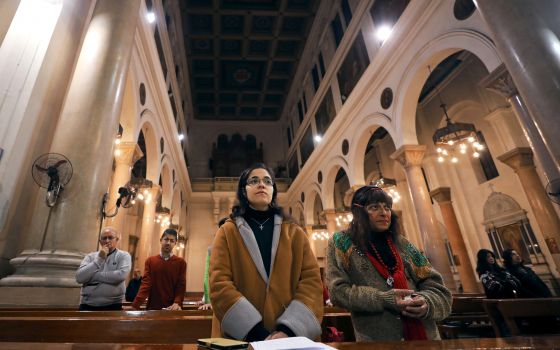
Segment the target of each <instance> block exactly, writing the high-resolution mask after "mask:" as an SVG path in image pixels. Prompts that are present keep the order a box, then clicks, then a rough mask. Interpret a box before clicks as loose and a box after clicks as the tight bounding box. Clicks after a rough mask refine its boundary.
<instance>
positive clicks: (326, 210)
mask: <svg viewBox="0 0 560 350" xmlns="http://www.w3.org/2000/svg"><path fill="white" fill-rule="evenodd" d="M322 214H325V215H333V214H336V209H325V210H323V212H322Z"/></svg>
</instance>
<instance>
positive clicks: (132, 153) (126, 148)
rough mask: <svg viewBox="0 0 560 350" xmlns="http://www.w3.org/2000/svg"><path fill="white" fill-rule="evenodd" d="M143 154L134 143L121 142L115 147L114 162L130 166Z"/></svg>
mask: <svg viewBox="0 0 560 350" xmlns="http://www.w3.org/2000/svg"><path fill="white" fill-rule="evenodd" d="M143 155H144V153H143V152H142V150H141V149H140V146H138V143H136V142H121V143H119V144H118V145H117V146H116V147H115V162H116V163H117V164H124V165H127V166H132V165H133V164H134V163H136V161H137V160H138V159H140V158H141V157H142V156H143Z"/></svg>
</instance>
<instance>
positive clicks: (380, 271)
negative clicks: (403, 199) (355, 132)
mask: <svg viewBox="0 0 560 350" xmlns="http://www.w3.org/2000/svg"><path fill="white" fill-rule="evenodd" d="M392 204H393V200H392V198H391V197H390V196H389V195H388V194H387V193H386V192H385V191H383V190H382V189H381V188H379V187H376V186H364V187H361V188H359V189H358V190H357V191H356V192H355V193H354V196H353V198H352V208H351V210H352V215H353V219H352V222H351V223H350V225H349V227H348V229H347V230H345V231H342V232H337V233H335V234H334V235H333V237H332V238H331V239H330V240H329V246H328V254H327V263H328V267H327V279H328V281H329V291H330V295H331V302H332V303H333V304H334V305H335V306H340V307H343V308H345V309H348V310H349V311H350V313H351V317H352V324H353V326H354V333H355V335H356V340H357V341H373V340H425V339H439V334H438V330H437V326H436V322H437V321H440V320H443V319H444V318H446V317H447V316H448V315H449V313H450V311H451V293H450V292H449V290H448V289H447V288H446V287H445V286H444V284H443V280H442V277H441V275H440V274H439V273H438V272H437V271H436V270H434V268H433V267H432V266H431V265H430V263H429V262H428V260H427V259H426V257H425V256H424V255H423V254H422V253H421V252H420V251H419V250H418V249H417V248H416V247H415V246H414V245H412V243H410V242H409V241H408V240H406V238H405V237H404V236H402V235H401V234H400V232H399V226H398V223H397V220H398V218H397V216H396V215H395V213H394V212H393V211H392V210H391V206H392Z"/></svg>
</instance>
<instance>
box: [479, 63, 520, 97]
mask: <svg viewBox="0 0 560 350" xmlns="http://www.w3.org/2000/svg"><path fill="white" fill-rule="evenodd" d="M478 84H479V85H480V86H482V87H484V88H486V89H488V90H491V91H494V92H497V93H498V94H500V95H502V96H503V97H505V98H506V100H507V99H510V98H511V97H512V96H514V95H519V92H518V91H517V87H516V86H515V83H514V82H513V79H512V77H511V74H509V72H508V70H507V69H506V66H505V65H504V64H503V63H502V64H501V65H500V66H499V67H498V68H496V69H494V71H492V73H490V74H488V76H486V77H485V78H484V79H482V80H481V81H480V82H479V83H478Z"/></svg>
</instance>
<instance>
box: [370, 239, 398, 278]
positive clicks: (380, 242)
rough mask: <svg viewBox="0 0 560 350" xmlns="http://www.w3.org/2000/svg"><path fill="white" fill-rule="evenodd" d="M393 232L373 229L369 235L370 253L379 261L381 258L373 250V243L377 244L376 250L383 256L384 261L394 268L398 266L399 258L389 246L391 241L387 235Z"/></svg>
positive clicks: (390, 267)
mask: <svg viewBox="0 0 560 350" xmlns="http://www.w3.org/2000/svg"><path fill="white" fill-rule="evenodd" d="M390 234H391V233H390V232H389V231H385V232H374V231H371V232H370V234H369V237H368V251H369V253H370V254H371V255H372V256H373V257H374V258H375V259H376V260H378V261H379V258H378V257H377V255H376V254H375V252H374V251H373V249H372V247H371V245H372V244H373V245H374V246H375V250H377V252H378V253H379V255H380V256H381V260H382V262H383V263H384V264H385V265H386V266H387V267H388V268H389V269H393V268H395V267H396V266H397V260H396V258H395V256H394V255H393V252H392V251H391V247H389V243H388V242H387V237H388V236H389V235H390Z"/></svg>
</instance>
